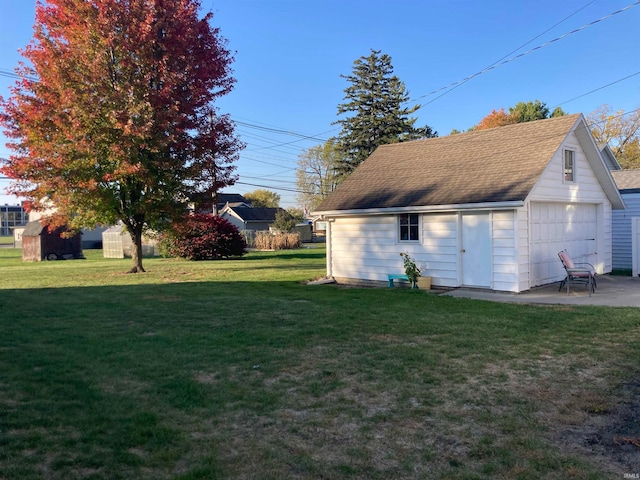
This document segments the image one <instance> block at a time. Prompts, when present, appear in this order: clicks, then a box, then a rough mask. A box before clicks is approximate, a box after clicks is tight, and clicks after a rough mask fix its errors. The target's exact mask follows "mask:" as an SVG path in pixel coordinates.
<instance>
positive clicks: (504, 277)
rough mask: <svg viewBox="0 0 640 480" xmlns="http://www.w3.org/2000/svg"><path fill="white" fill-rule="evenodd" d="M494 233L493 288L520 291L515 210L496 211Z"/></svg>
mask: <svg viewBox="0 0 640 480" xmlns="http://www.w3.org/2000/svg"><path fill="white" fill-rule="evenodd" d="M491 227H492V235H493V244H492V248H493V289H494V290H503V291H507V292H517V291H518V266H519V264H518V261H517V258H518V248H517V240H516V238H517V223H516V216H515V212H514V211H495V212H493V221H492V226H491Z"/></svg>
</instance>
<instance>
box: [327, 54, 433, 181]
mask: <svg viewBox="0 0 640 480" xmlns="http://www.w3.org/2000/svg"><path fill="white" fill-rule="evenodd" d="M341 77H342V78H344V79H346V80H347V81H348V82H349V84H350V85H349V86H348V87H347V88H346V89H345V90H344V92H345V97H344V100H345V102H344V103H342V104H340V105H338V115H343V114H349V113H353V115H352V116H348V117H346V118H341V119H340V120H338V121H336V122H335V123H338V124H340V125H341V126H342V131H341V132H340V134H339V135H338V141H339V147H340V149H341V150H342V151H343V153H344V159H343V160H342V161H341V162H340V164H339V165H338V172H339V173H340V174H341V175H348V174H350V173H351V172H352V171H353V170H354V169H355V168H356V167H357V166H358V165H359V164H360V163H362V162H363V161H364V160H365V159H366V158H367V157H368V156H369V155H371V153H372V152H373V151H374V150H375V149H376V147H378V146H379V145H383V144H387V143H396V142H402V141H405V140H415V139H418V138H429V137H435V136H437V132H434V131H433V130H432V129H431V127H429V126H424V127H421V128H416V127H414V123H415V121H416V119H415V118H412V117H410V115H411V114H412V113H414V112H415V111H416V110H418V108H420V105H415V106H413V107H410V108H406V107H403V106H402V105H403V104H406V103H407V102H408V101H409V93H408V92H407V90H406V88H405V85H404V83H403V82H402V81H400V79H399V78H398V77H397V76H395V75H393V66H392V65H391V57H390V56H389V55H386V54H382V53H381V52H380V51H379V50H371V55H369V56H368V57H360V58H359V59H357V60H356V61H355V62H354V65H353V72H352V74H351V75H341Z"/></svg>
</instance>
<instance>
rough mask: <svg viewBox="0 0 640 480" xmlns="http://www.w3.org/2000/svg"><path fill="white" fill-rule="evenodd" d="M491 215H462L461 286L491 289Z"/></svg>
mask: <svg viewBox="0 0 640 480" xmlns="http://www.w3.org/2000/svg"><path fill="white" fill-rule="evenodd" d="M491 258H492V255H491V214H490V213H465V214H463V215H462V250H461V252H460V259H461V260H460V262H461V265H462V284H463V285H465V286H469V287H491V278H492V274H491V273H492V268H491V266H492V261H491Z"/></svg>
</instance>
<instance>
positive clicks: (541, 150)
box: [317, 114, 617, 213]
mask: <svg viewBox="0 0 640 480" xmlns="http://www.w3.org/2000/svg"><path fill="white" fill-rule="evenodd" d="M580 122H581V123H582V125H583V126H584V127H585V129H586V124H585V123H584V117H583V116H582V114H574V115H565V116H562V117H556V118H551V119H546V120H538V121H534V122H525V123H518V124H514V125H507V126H503V127H497V128H492V129H488V130H481V131H476V132H468V133H461V134H456V135H449V136H447V137H438V138H430V139H425V140H416V141H411V142H404V143H396V144H391V145H382V146H380V147H378V148H377V149H376V150H375V151H374V152H373V153H372V154H371V156H370V157H369V158H367V159H366V160H365V161H364V162H363V163H362V164H361V165H360V166H359V167H358V168H357V169H356V170H355V171H354V172H353V173H352V174H351V175H350V176H349V178H347V179H346V180H345V181H344V182H343V183H342V184H341V185H340V186H339V187H338V188H337V189H336V191H335V192H333V193H332V194H331V195H330V196H329V197H328V198H327V199H326V200H325V201H324V202H323V203H322V204H321V205H320V206H319V207H318V210H317V212H318V213H326V212H332V211H344V210H368V209H392V208H402V207H414V206H415V207H419V206H438V205H461V204H479V203H494V202H515V201H524V200H525V198H526V197H527V195H528V194H529V192H530V191H531V189H532V188H533V186H534V185H535V183H536V181H537V180H538V178H539V177H540V175H541V174H542V172H543V170H544V169H545V167H546V166H547V164H548V163H549V161H550V160H551V158H552V157H553V155H554V154H555V153H556V151H557V150H558V149H559V148H560V146H561V145H562V142H563V141H564V139H565V138H566V137H567V135H568V134H569V133H570V132H571V131H572V130H573V129H576V128H577V126H578V125H579V124H580ZM580 138H585V136H584V135H580ZM589 151H590V152H591V153H589V155H596V156H598V161H599V162H600V163H603V162H602V160H600V158H601V157H600V153H599V151H598V149H597V147H596V146H595V143H593V145H591V146H590V150H589ZM602 169H603V170H605V167H604V165H603V166H602ZM603 175H605V178H608V179H609V180H608V181H609V182H610V183H611V184H613V182H611V179H610V177H609V176H608V173H606V174H603ZM612 188H613V187H612ZM608 194H609V193H608ZM616 194H617V192H616Z"/></svg>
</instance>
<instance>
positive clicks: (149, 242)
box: [102, 225, 160, 258]
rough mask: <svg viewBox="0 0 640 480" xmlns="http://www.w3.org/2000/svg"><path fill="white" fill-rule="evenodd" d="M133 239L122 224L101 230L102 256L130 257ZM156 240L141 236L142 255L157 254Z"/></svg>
mask: <svg viewBox="0 0 640 480" xmlns="http://www.w3.org/2000/svg"><path fill="white" fill-rule="evenodd" d="M132 252H133V241H132V240H131V235H129V234H128V233H127V232H126V230H125V227H124V225H114V226H112V227H109V228H107V229H106V230H105V231H104V232H102V255H103V256H104V258H125V257H126V258H131V256H132ZM159 254H160V252H159V251H158V242H157V241H156V240H154V239H152V238H148V237H142V256H143V257H155V256H158V255H159Z"/></svg>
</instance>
